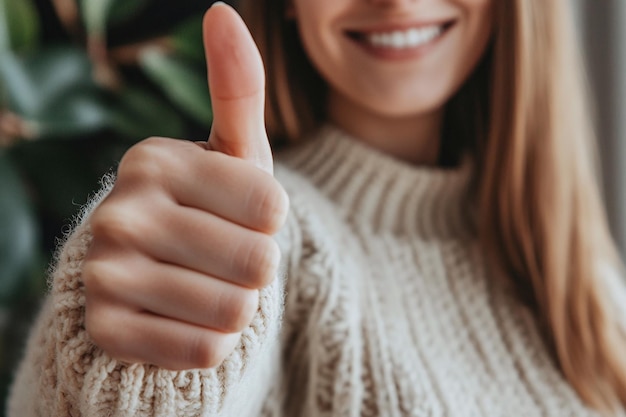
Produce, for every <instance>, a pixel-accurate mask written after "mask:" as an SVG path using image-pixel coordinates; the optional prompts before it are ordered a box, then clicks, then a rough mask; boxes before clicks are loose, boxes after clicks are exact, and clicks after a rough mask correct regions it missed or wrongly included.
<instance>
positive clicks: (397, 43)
mask: <svg viewBox="0 0 626 417" xmlns="http://www.w3.org/2000/svg"><path fill="white" fill-rule="evenodd" d="M442 33H443V28H442V27H441V26H428V27H425V28H420V29H417V28H412V29H408V30H405V31H400V30H396V31H393V32H377V33H370V34H368V35H366V36H365V39H366V40H367V41H368V42H369V43H370V44H371V45H372V46H375V47H378V48H393V49H405V48H416V47H418V46H421V45H424V44H426V43H428V42H430V41H432V40H433V39H435V38H437V37H438V36H439V35H441V34H442Z"/></svg>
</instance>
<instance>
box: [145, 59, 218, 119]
mask: <svg viewBox="0 0 626 417" xmlns="http://www.w3.org/2000/svg"><path fill="white" fill-rule="evenodd" d="M139 61H140V65H141V67H142V68H143V69H144V71H145V72H146V74H147V75H148V76H149V77H150V78H152V80H153V81H154V82H155V83H156V84H157V85H158V86H159V87H160V88H161V89H162V90H163V92H165V94H167V96H168V97H169V98H170V100H172V102H173V103H175V104H176V105H177V106H179V107H180V108H181V109H182V110H183V111H185V112H186V113H187V114H188V115H189V116H191V117H192V118H194V119H195V120H197V121H198V122H200V123H201V124H202V125H204V126H207V127H209V126H210V124H211V119H212V115H213V110H212V108H211V96H210V95H209V91H208V88H207V80H206V77H205V75H204V74H203V73H202V72H201V71H199V70H197V69H196V68H195V67H194V66H192V65H189V63H188V62H186V61H184V60H183V59H181V58H180V57H177V56H176V55H171V54H165V53H163V52H162V51H161V50H160V49H158V48H149V49H146V50H145V51H144V52H143V53H142V54H141V56H140V58H139Z"/></svg>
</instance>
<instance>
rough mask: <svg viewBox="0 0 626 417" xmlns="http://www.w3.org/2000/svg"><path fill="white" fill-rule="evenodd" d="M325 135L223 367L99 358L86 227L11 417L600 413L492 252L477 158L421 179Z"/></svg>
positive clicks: (296, 170) (56, 278) (301, 173)
mask: <svg viewBox="0 0 626 417" xmlns="http://www.w3.org/2000/svg"><path fill="white" fill-rule="evenodd" d="M314 136H315V137H314V138H311V139H312V140H310V141H306V142H305V143H304V144H302V145H299V146H297V147H296V148H294V149H292V150H290V151H289V152H287V153H285V154H283V155H280V156H279V157H278V160H279V161H280V163H279V164H278V166H277V169H276V173H277V176H278V178H279V180H280V181H281V182H282V184H283V185H284V186H285V188H286V190H287V192H288V193H289V195H290V197H291V205H292V210H291V214H290V216H289V219H288V221H287V225H286V226H285V227H284V228H283V230H282V231H281V232H280V233H279V234H278V235H277V236H276V239H277V241H278V243H279V245H280V246H281V248H282V250H283V263H284V266H283V268H282V273H281V274H280V276H279V277H278V279H276V280H275V281H274V283H273V284H272V285H271V286H270V287H268V288H266V289H265V290H263V291H262V292H261V302H260V306H259V310H258V313H257V315H256V317H255V318H254V321H253V322H252V323H251V325H250V326H249V327H248V328H247V329H246V330H245V331H244V333H243V336H242V340H241V342H240V344H239V346H238V348H237V349H236V350H235V352H233V354H232V355H231V356H230V357H229V358H228V359H227V360H226V361H225V362H224V364H222V365H221V366H220V367H219V368H216V369H211V370H192V371H185V372H171V371H165V370H162V369H158V368H155V367H152V366H146V365H127V364H124V363H120V362H117V361H115V360H113V359H111V358H110V357H108V356H107V355H106V354H105V353H104V352H102V351H101V350H100V349H98V348H97V347H96V346H94V345H93V343H92V342H91V340H90V339H89V336H88V335H87V333H86V332H85V330H84V326H83V319H84V294H83V285H82V281H81V263H82V260H83V258H84V255H85V252H86V250H87V248H88V246H89V242H90V239H91V235H90V232H89V227H88V226H87V223H86V222H84V221H82V222H81V223H80V224H79V225H78V226H77V227H76V229H75V230H74V232H73V234H72V235H71V237H69V238H68V240H67V242H66V244H65V245H64V248H63V250H62V251H61V252H60V255H59V258H58V261H57V263H56V268H55V270H54V272H53V274H52V282H51V292H50V295H49V297H48V299H47V301H46V303H45V305H44V307H43V309H42V311H41V313H40V315H39V318H38V320H37V322H36V324H35V326H34V327H33V329H32V333H31V336H30V339H29V341H28V346H27V350H26V354H25V358H24V360H23V361H22V363H21V366H20V368H19V370H18V373H17V378H16V382H15V384H14V386H13V388H12V391H11V398H10V403H9V416H10V417H35V416H54V417H61V416H63V417H66V416H75V417H77V416H103V417H104V416H107V417H108V416H136V417H140V416H181V417H182V416H216V415H223V416H237V417H241V416H268V417H269V416H273V417H284V416H301V417H307V416H310V417H321V416H329V417H330V416H332V417H335V416H372V417H373V416H384V417H394V416H398V417H399V416H403V417H408V416H415V417H417V416H419V417H426V416H451V417H452V416H453V417H473V416H476V417H478V416H481V417H484V416H507V417H508V416H595V415H596V414H595V413H594V412H592V411H591V410H589V409H588V408H586V407H585V406H584V405H583V403H582V402H581V400H580V399H579V398H578V396H577V395H576V393H575V392H574V391H573V389H572V388H571V387H570V385H569V384H568V383H567V382H566V381H565V380H564V378H563V376H562V375H561V373H560V372H559V370H558V368H557V366H556V364H555V361H554V359H553V358H552V357H551V355H550V354H549V352H548V350H547V348H546V346H545V344H544V342H543V339H542V337H541V334H540V332H539V330H538V327H537V325H536V320H535V318H534V316H533V314H532V313H531V312H530V311H529V310H528V309H526V308H525V307H524V306H522V305H521V304H520V303H518V302H517V300H516V299H515V297H514V296H513V295H512V294H510V293H508V292H507V291H505V290H504V289H503V288H501V287H499V286H498V284H497V283H498V282H499V280H497V279H496V278H497V277H494V272H493V271H492V270H490V268H489V263H488V262H487V260H486V259H485V258H484V257H483V255H482V253H481V251H480V249H479V246H478V242H477V239H476V235H475V232H474V228H473V223H472V218H473V216H472V215H471V213H472V209H471V207H472V205H471V200H470V198H469V190H470V188H469V184H470V180H471V174H472V164H471V162H470V161H465V162H464V163H462V164H461V166H459V167H457V168H453V169H443V168H424V167H421V168H420V167H413V166H409V165H407V164H404V163H402V162H400V161H398V160H395V159H393V158H391V157H388V156H385V155H383V154H380V153H378V152H377V151H375V150H373V149H370V148H368V147H367V146H365V145H363V144H361V143H359V142H358V141H355V140H354V139H352V138H350V137H348V136H347V135H345V134H344V133H342V132H340V131H338V130H336V129H334V128H332V127H330V126H326V127H324V128H322V129H321V130H320V131H319V132H318V133H317V134H316V135H314ZM108 188H110V184H109V185H107V186H105V187H104V191H103V192H102V195H104V194H105V193H106V190H107V189H108ZM102 195H101V196H100V197H99V198H102ZM95 201H96V202H95V203H94V204H97V201H98V199H96V200H95ZM88 212H89V210H87V211H86V214H85V216H84V217H86V216H88ZM83 220H84V219H83ZM283 309H284V311H283ZM281 324H282V327H280V326H281ZM623 415H626V413H625V414H623Z"/></svg>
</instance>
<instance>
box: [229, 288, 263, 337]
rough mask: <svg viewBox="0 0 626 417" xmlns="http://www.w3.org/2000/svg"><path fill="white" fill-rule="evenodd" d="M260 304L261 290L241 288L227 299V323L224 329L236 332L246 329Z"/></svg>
mask: <svg viewBox="0 0 626 417" xmlns="http://www.w3.org/2000/svg"><path fill="white" fill-rule="evenodd" d="M258 305H259V292H258V291H257V290H247V289H244V290H240V291H237V293H236V294H235V295H234V296H233V297H230V299H226V300H225V307H224V308H225V310H226V317H228V320H227V323H226V324H225V326H224V329H222V330H223V331H225V332H227V333H236V332H240V331H242V330H243V329H245V328H246V327H247V326H248V325H249V324H250V322H251V321H252V319H253V318H254V315H255V314H256V312H257V309H258Z"/></svg>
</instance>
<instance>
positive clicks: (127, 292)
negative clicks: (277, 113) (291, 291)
mask: <svg viewBox="0 0 626 417" xmlns="http://www.w3.org/2000/svg"><path fill="white" fill-rule="evenodd" d="M203 25H204V41H205V49H206V58H207V65H208V70H209V86H210V90H211V96H212V103H213V109H214V124H213V128H212V131H211V135H210V138H209V142H208V143H201V144H198V143H191V142H186V141H180V140H174V139H164V138H152V139H148V140H145V141H143V142H141V143H139V144H137V145H136V146H134V147H133V148H131V149H130V150H129V151H128V152H127V153H126V155H125V156H124V158H123V159H122V161H121V163H120V166H119V170H118V176H117V182H116V184H115V186H114V188H113V190H112V191H111V193H110V194H109V196H108V197H107V198H106V199H105V200H104V201H103V202H102V203H101V204H100V206H99V207H98V208H97V209H96V210H95V211H94V212H93V214H92V216H91V222H90V225H91V230H92V232H93V243H92V245H91V247H90V250H89V253H88V256H87V258H86V260H85V263H84V266H83V268H84V269H83V277H84V284H85V293H86V327H87V331H88V332H89V334H90V335H91V337H92V338H93V340H94V341H95V343H96V344H98V345H99V346H100V347H101V348H102V349H104V350H105V351H106V352H107V353H108V354H110V355H111V356H113V357H115V358H117V359H121V360H124V361H129V362H147V363H151V364H155V365H157V366H160V367H164V368H167V369H191V368H208V367H214V366H217V365H219V364H220V363H221V362H222V361H223V360H224V359H225V357H226V356H227V355H228V354H230V353H231V352H232V350H233V349H234V348H235V347H236V344H237V343H238V341H239V335H240V332H241V331H242V330H243V329H244V328H245V327H246V326H247V325H249V323H250V321H251V320H252V318H253V316H254V314H255V313H256V311H257V306H258V290H259V289H261V288H263V287H265V286H267V285H268V284H269V283H271V282H272V280H273V279H274V277H275V273H276V269H277V267H278V263H279V258H280V253H279V249H278V247H277V245H276V243H275V242H274V240H273V239H272V237H271V235H272V234H274V233H275V232H276V231H277V230H278V229H279V228H280V227H281V225H282V223H283V222H284V220H285V218H286V214H287V211H288V199H287V196H286V193H285V192H284V190H283V188H282V187H281V186H280V184H279V183H278V182H277V181H276V180H275V179H274V178H273V176H272V170H273V167H272V155H271V150H270V147H269V144H268V140H267V136H266V132H265V124H264V116H263V114H264V110H263V106H264V90H265V86H264V83H265V77H264V70H263V63H262V61H261V58H260V55H259V52H258V50H257V49H256V46H255V44H254V42H253V40H252V38H251V36H250V34H249V33H248V31H247V28H246V27H245V24H244V23H243V21H242V20H241V19H240V18H239V16H238V15H237V14H236V12H234V11H233V10H232V9H231V8H230V7H229V6H226V5H216V6H214V7H212V8H211V9H210V10H209V11H208V12H207V14H206V16H205V19H204V23H203Z"/></svg>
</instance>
